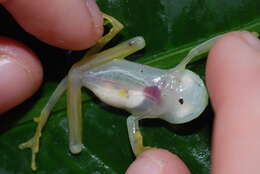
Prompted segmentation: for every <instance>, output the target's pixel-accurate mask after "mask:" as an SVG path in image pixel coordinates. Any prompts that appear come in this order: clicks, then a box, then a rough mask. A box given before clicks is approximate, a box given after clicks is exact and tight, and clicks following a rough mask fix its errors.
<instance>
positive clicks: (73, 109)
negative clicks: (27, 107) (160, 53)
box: [67, 37, 145, 154]
mask: <svg viewBox="0 0 260 174" xmlns="http://www.w3.org/2000/svg"><path fill="white" fill-rule="evenodd" d="M144 46H145V41H144V39H143V38H142V37H135V38H133V39H130V40H128V41H125V42H123V43H121V44H118V45H116V46H114V47H112V48H110V49H107V50H105V51H102V52H101V53H98V54H95V55H93V56H94V57H93V59H92V60H90V61H88V62H87V63H86V64H83V65H81V66H73V67H72V68H71V69H70V72H69V75H68V88H67V89H68V91H67V94H68V95H67V97H68V99H67V102H68V107H67V108H68V120H69V134H70V136H69V138H70V140H69V141H70V151H71V152H72V153H73V154H77V153H80V152H81V150H82V149H83V143H82V115H81V88H82V78H83V77H82V75H83V74H84V72H87V71H90V70H91V69H93V68H95V67H97V66H101V65H103V64H105V63H107V62H110V61H112V60H114V59H123V58H125V57H126V56H128V55H130V54H132V53H134V52H136V51H138V50H140V49H142V48H143V47H144Z"/></svg>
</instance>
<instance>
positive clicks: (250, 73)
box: [206, 31, 260, 112]
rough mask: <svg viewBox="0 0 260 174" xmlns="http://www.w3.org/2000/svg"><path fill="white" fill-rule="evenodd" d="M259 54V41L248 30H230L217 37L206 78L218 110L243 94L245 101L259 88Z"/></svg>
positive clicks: (210, 54) (237, 100)
mask: <svg viewBox="0 0 260 174" xmlns="http://www.w3.org/2000/svg"><path fill="white" fill-rule="evenodd" d="M259 57H260V41H259V40H258V38H257V37H255V36H253V35H252V34H251V33H249V32H247V31H235V32H230V33H227V34H225V35H223V36H222V37H221V38H220V39H219V40H218V41H216V43H215V45H214V46H213V47H212V49H211V51H210V53H209V56H208V61H207V66H206V82H207V87H208V90H209V95H210V97H211V99H212V104H213V107H214V109H215V111H217V112H218V110H219V108H223V107H225V106H227V107H228V106H230V104H231V105H232V104H235V103H237V102H239V101H241V99H242V98H243V99H245V101H246V100H247V99H246V97H247V96H250V95H249V94H251V93H252V94H253V93H254V92H256V90H258V89H259V87H260V84H259V83H258V82H257V81H256V80H255V79H257V78H258V76H259V75H258V74H259V73H260V69H259V67H260V59H259ZM249 88H251V90H250V91H249V90H248V89H249ZM257 88H258V89H257ZM238 94H239V95H238ZM259 97H260V96H259ZM251 99H252V98H251ZM240 103H241V102H240ZM249 103H250V102H249Z"/></svg>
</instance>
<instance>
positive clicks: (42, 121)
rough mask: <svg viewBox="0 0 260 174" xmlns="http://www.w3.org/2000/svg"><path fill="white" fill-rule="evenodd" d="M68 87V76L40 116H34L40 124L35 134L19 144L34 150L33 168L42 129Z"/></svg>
mask: <svg viewBox="0 0 260 174" xmlns="http://www.w3.org/2000/svg"><path fill="white" fill-rule="evenodd" d="M66 88H67V78H66V77H65V78H64V79H63V80H62V81H61V82H60V83H59V85H58V87H57V88H56V89H55V91H54V92H53V94H52V96H51V97H50V99H49V101H48V103H47V104H46V105H45V107H44V108H43V110H42V111H41V114H40V116H39V117H36V118H34V121H35V122H36V123H37V124H38V125H37V128H36V131H35V134H34V136H33V137H32V138H31V139H30V140H28V141H27V142H25V143H22V144H20V145H19V148H20V149H25V148H31V150H32V162H31V168H32V170H34V171H35V170H36V154H37V153H38V152H39V142H40V137H41V135H42V129H43V127H44V126H45V124H46V122H47V120H48V117H49V115H50V112H51V110H52V108H53V107H54V105H55V104H56V103H57V101H58V99H59V98H60V97H61V95H62V94H63V93H64V92H65V90H66Z"/></svg>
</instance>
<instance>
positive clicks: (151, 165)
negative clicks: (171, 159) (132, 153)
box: [126, 153, 163, 174]
mask: <svg viewBox="0 0 260 174" xmlns="http://www.w3.org/2000/svg"><path fill="white" fill-rule="evenodd" d="M162 169H163V162H161V161H159V160H157V159H155V158H154V157H153V156H151V155H148V154H146V153H143V154H141V155H140V156H139V157H138V158H137V159H136V161H135V162H134V163H133V164H132V165H131V166H130V167H129V169H128V171H127V173H126V174H137V173H149V174H162Z"/></svg>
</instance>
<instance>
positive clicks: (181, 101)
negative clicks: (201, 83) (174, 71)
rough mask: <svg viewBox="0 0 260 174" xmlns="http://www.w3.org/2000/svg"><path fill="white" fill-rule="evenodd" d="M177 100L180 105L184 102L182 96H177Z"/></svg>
mask: <svg viewBox="0 0 260 174" xmlns="http://www.w3.org/2000/svg"><path fill="white" fill-rule="evenodd" d="M178 102H179V103H180V104H181V105H183V104H184V100H183V98H182V97H181V98H179V100H178Z"/></svg>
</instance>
